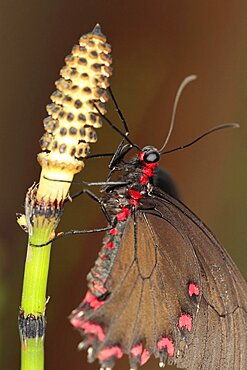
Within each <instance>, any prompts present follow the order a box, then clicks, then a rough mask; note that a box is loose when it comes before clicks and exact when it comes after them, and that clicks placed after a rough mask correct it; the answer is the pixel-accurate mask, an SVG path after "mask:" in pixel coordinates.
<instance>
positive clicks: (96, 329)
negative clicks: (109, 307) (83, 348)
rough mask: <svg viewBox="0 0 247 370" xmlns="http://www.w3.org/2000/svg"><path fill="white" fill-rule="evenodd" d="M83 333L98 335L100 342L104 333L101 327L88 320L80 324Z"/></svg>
mask: <svg viewBox="0 0 247 370" xmlns="http://www.w3.org/2000/svg"><path fill="white" fill-rule="evenodd" d="M81 328H82V329H83V330H84V333H85V334H94V335H96V336H97V337H98V339H99V341H100V342H102V341H103V340H104V339H105V333H104V331H103V329H102V327H101V326H100V325H98V324H94V323H91V322H90V321H87V322H85V324H83V325H82V326H81Z"/></svg>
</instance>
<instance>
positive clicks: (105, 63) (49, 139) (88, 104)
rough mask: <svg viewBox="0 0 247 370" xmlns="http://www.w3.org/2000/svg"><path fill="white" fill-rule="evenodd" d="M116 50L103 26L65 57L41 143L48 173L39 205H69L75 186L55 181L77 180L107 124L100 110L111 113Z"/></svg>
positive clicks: (41, 157) (43, 177)
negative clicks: (65, 202) (108, 104)
mask: <svg viewBox="0 0 247 370" xmlns="http://www.w3.org/2000/svg"><path fill="white" fill-rule="evenodd" d="M110 51H111V47H110V45H109V44H107V42H106V37H105V36H104V35H103V34H102V32H101V29H100V26H99V25H98V24H97V25H96V26H95V28H94V29H93V31H92V32H91V33H88V34H86V35H84V36H82V37H81V38H80V41H79V45H75V46H74V47H73V49H72V52H71V54H69V55H68V56H67V57H66V58H65V63H66V65H65V66H64V67H63V68H62V69H61V71H60V75H61V78H60V79H59V80H58V81H56V83H55V85H56V88H57V90H56V91H54V92H53V93H52V95H51V100H52V103H51V104H49V105H47V107H46V108H47V112H48V117H47V118H45V119H44V128H45V131H46V132H45V134H44V135H43V136H42V138H41V139H40V145H41V149H42V152H41V153H39V154H38V161H39V163H40V165H41V167H42V172H41V177H40V183H39V187H38V190H37V201H41V200H42V201H45V202H46V201H49V202H52V201H54V200H55V199H57V200H58V201H59V200H62V201H63V200H64V198H65V197H66V195H67V193H68V190H69V187H70V184H69V183H66V182H59V181H50V180H49V179H53V180H67V181H71V180H72V179H73V176H74V175H75V174H76V173H78V172H80V171H81V170H82V168H83V167H84V162H83V158H84V157H86V156H87V155H88V154H89V152H90V144H91V143H95V142H96V140H97V135H96V132H95V129H97V128H100V127H101V126H102V119H101V117H100V116H99V114H98V110H99V111H100V112H101V113H102V114H105V113H106V109H105V106H104V103H105V102H106V101H107V100H108V94H107V91H106V89H107V88H108V86H109V77H110V75H111V68H110V65H111V56H110ZM95 106H96V107H97V108H98V110H97V109H96V107H95Z"/></svg>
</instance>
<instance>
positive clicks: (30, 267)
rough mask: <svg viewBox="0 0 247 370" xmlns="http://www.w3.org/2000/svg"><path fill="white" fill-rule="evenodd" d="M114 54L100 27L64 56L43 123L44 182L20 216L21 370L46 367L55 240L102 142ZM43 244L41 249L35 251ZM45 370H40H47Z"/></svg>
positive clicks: (41, 157)
mask: <svg viewBox="0 0 247 370" xmlns="http://www.w3.org/2000/svg"><path fill="white" fill-rule="evenodd" d="M110 51H111V47H110V45H109V44H107V42H106V37H105V36H104V35H103V34H102V32H101V29H100V26H99V25H96V26H95V28H94V29H93V31H92V32H91V33H88V34H86V35H84V36H82V37H81V38H80V41H79V45H75V46H74V47H73V49H72V52H71V54H70V55H68V56H67V57H66V58H65V63H66V64H65V66H64V67H63V68H62V69H61V71H60V75H61V78H60V79H59V80H58V81H56V83H55V85H56V91H54V92H53V93H52V95H51V103H50V104H49V105H47V107H46V108H47V112H48V117H46V118H45V119H44V128H45V134H44V135H43V137H42V138H41V139H40V145H41V149H42V152H41V153H39V154H38V162H39V163H40V165H41V167H42V170H41V175H40V182H39V184H38V185H35V184H34V185H33V186H32V187H30V188H29V189H28V192H27V195H26V200H25V216H24V215H21V214H18V217H17V221H18V223H19V225H20V226H21V227H22V228H23V229H24V230H25V231H26V232H27V233H28V234H29V242H28V248H27V258H26V263H25V271H24V279H23V291H22V301H21V308H20V311H19V330H20V336H21V342H22V370H27V369H28V370H29V369H32V370H33V369H34V367H32V362H33V361H36V360H37V362H39V364H41V363H42V364H43V354H44V348H43V343H41V342H43V339H44V334H45V325H46V317H45V310H46V285H47V278H48V271H49V260H50V250H51V243H50V241H51V240H52V238H53V237H54V236H55V229H56V227H57V225H58V223H59V221H60V219H61V216H62V212H63V203H64V200H65V198H66V196H67V194H68V191H69V187H70V185H71V181H72V180H73V177H74V175H75V174H76V173H78V172H80V171H81V170H82V169H83V167H84V162H83V158H85V157H86V156H87V155H88V154H89V151H90V144H91V143H95V142H96V140H97V136H96V131H95V129H97V128H100V127H101V126H102V119H101V115H103V114H105V113H106V109H105V106H104V103H105V102H107V100H108V94H107V91H106V90H107V88H108V86H109V80H108V79H109V77H110V75H111V67H110V65H111V56H110ZM52 180H58V181H52ZM59 180H60V181H59ZM61 180H63V181H64V180H65V182H63V181H61ZM41 245H43V247H42V248H36V247H37V246H41ZM36 339H40V341H39V340H36ZM34 354H35V355H34ZM35 356H36V357H35ZM39 356H40V357H39ZM34 357H35V359H34ZM28 364H31V365H30V366H29V365H28ZM42 366H43V365H42ZM42 366H41V367H38V368H39V369H41V368H42V369H43V367H42ZM35 369H36V368H35Z"/></svg>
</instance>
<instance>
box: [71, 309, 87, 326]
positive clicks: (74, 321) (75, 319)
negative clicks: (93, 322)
mask: <svg viewBox="0 0 247 370" xmlns="http://www.w3.org/2000/svg"><path fill="white" fill-rule="evenodd" d="M80 315H81V317H80ZM70 322H71V324H72V325H73V326H74V327H75V328H81V326H82V323H83V322H84V318H83V311H79V312H77V313H76V314H75V316H73V317H72V319H70Z"/></svg>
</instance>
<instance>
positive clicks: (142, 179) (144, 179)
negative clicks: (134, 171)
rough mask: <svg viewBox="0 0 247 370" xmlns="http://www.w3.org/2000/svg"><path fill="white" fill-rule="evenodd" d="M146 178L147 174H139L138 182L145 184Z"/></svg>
mask: <svg viewBox="0 0 247 370" xmlns="http://www.w3.org/2000/svg"><path fill="white" fill-rule="evenodd" d="M148 179H149V177H148V176H147V175H141V177H140V180H139V182H140V183H141V184H144V185H146V183H147V182H148Z"/></svg>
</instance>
